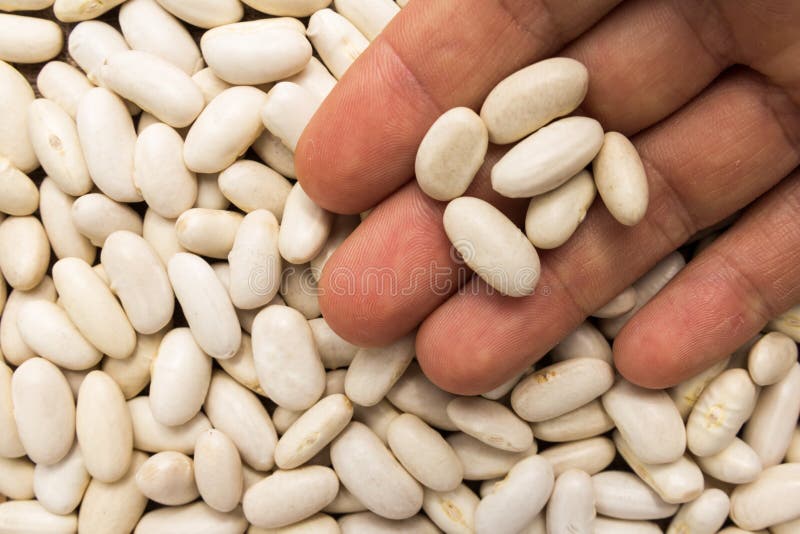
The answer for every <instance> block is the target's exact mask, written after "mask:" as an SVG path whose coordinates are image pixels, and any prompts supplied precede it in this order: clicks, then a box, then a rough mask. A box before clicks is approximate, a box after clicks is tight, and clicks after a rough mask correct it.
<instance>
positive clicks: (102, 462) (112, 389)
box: [75, 371, 133, 483]
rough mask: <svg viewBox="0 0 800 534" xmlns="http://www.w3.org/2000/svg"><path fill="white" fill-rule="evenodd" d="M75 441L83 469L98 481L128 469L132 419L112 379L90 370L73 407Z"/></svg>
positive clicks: (131, 443)
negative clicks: (74, 412) (80, 452)
mask: <svg viewBox="0 0 800 534" xmlns="http://www.w3.org/2000/svg"><path fill="white" fill-rule="evenodd" d="M76 418H77V419H76V423H75V426H76V430H77V435H78V443H80V446H81V451H82V453H83V455H84V461H85V463H86V470H87V471H88V472H89V474H90V475H92V478H94V479H97V480H100V481H101V482H107V483H111V482H116V481H117V480H119V479H120V478H122V477H123V476H124V475H125V473H126V472H127V471H128V468H129V466H130V464H131V454H132V453H133V423H132V421H131V414H130V411H129V410H128V407H127V405H126V403H125V396H124V395H123V394H122V391H120V389H119V386H118V385H117V383H116V382H114V379H113V378H111V377H110V376H108V375H107V374H105V373H104V372H102V371H92V372H91V373H89V374H88V375H87V376H86V378H85V379H84V381H83V383H82V384H81V389H80V391H79V392H78V407H77V410H76Z"/></svg>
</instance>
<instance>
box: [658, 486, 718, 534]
mask: <svg viewBox="0 0 800 534" xmlns="http://www.w3.org/2000/svg"><path fill="white" fill-rule="evenodd" d="M730 504H731V503H730V499H729V498H728V496H727V495H726V494H725V492H724V491H722V490H718V489H716V488H712V489H707V490H706V491H704V492H703V494H702V495H700V497H698V498H697V499H695V500H694V501H692V502H690V503H687V504H684V505H683V506H681V508H680V510H678V513H677V514H676V515H675V517H674V518H673V519H672V521H671V522H670V524H669V528H668V529H667V534H680V533H682V532H691V533H692V534H695V533H696V534H714V533H715V532H717V531H718V530H719V529H720V527H722V525H723V523H725V519H727V517H728V512H729V510H730Z"/></svg>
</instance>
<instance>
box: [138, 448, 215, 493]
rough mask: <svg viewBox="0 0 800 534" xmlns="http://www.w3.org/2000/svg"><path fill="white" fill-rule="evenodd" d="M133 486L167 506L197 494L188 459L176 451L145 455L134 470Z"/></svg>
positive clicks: (191, 467) (190, 461) (192, 471)
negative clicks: (146, 456)
mask: <svg viewBox="0 0 800 534" xmlns="http://www.w3.org/2000/svg"><path fill="white" fill-rule="evenodd" d="M201 435H202V434H201ZM136 487H138V488H139V491H141V492H142V493H143V494H144V495H145V496H146V497H147V498H148V499H151V500H153V501H155V502H157V503H159V504H165V505H167V506H180V505H182V504H188V503H190V502H192V501H193V500H195V499H197V497H198V496H199V495H200V494H199V493H198V491H197V486H196V485H195V481H194V463H193V462H192V459H191V458H189V457H188V456H186V455H185V454H183V453H180V452H176V451H164V452H159V453H158V454H154V455H153V456H151V457H150V458H148V459H147V461H146V462H144V464H142V466H141V467H139V469H138V470H137V471H136Z"/></svg>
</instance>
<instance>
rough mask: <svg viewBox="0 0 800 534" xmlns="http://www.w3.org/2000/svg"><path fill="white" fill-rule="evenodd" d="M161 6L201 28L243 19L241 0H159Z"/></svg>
mask: <svg viewBox="0 0 800 534" xmlns="http://www.w3.org/2000/svg"><path fill="white" fill-rule="evenodd" d="M157 1H158V3H159V4H161V7H163V8H164V9H166V10H167V11H169V12H170V13H172V14H173V15H175V16H176V17H178V18H179V19H181V20H183V21H185V22H188V23H189V24H191V25H192V26H198V27H200V28H213V27H215V26H222V25H223V24H231V23H233V22H236V21H238V20H241V18H242V16H243V15H244V8H243V7H242V4H241V3H240V2H239V0H157Z"/></svg>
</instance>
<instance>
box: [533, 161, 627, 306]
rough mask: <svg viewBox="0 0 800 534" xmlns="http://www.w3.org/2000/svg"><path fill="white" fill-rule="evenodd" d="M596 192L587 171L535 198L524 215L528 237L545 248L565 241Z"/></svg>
mask: <svg viewBox="0 0 800 534" xmlns="http://www.w3.org/2000/svg"><path fill="white" fill-rule="evenodd" d="M595 194H596V189H595V186H594V181H593V180H592V175H591V174H589V172H588V171H585V170H584V171H581V172H579V173H578V174H577V175H575V176H573V177H572V178H570V179H569V180H568V181H566V182H565V183H563V184H561V185H560V186H559V187H557V188H555V189H553V190H552V191H548V192H547V193H544V194H542V195H538V196H535V197H533V198H532V199H531V201H530V203H529V204H528V212H527V215H526V216H525V234H526V235H527V236H528V239H530V240H531V243H533V244H534V245H535V246H536V247H539V248H544V249H550V248H556V247H560V246H561V245H563V244H564V243H566V242H567V240H568V239H569V238H570V237H572V234H574V233H575V231H576V230H577V229H578V225H579V224H580V223H581V222H583V219H584V218H585V217H586V212H587V211H588V210H589V207H590V206H591V205H592V202H593V201H594V197H595ZM634 300H635V297H634ZM632 306H633V304H631V307H632ZM628 309H630V308H628ZM625 311H628V310H625Z"/></svg>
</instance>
